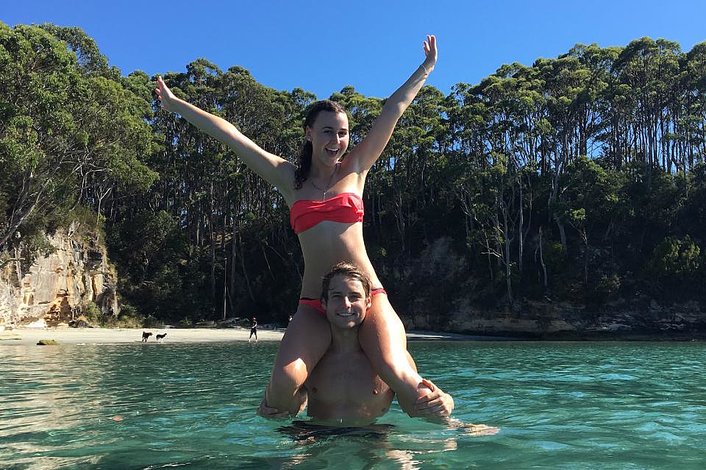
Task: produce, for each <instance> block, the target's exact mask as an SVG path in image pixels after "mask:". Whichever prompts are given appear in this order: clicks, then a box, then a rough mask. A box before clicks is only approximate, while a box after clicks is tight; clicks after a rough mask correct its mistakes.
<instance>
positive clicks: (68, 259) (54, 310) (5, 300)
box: [0, 223, 119, 326]
mask: <svg viewBox="0 0 706 470" xmlns="http://www.w3.org/2000/svg"><path fill="white" fill-rule="evenodd" d="M78 229H79V226H78V225H77V224H75V223H74V224H72V225H71V226H70V227H69V229H68V230H61V229H60V230H58V231H57V232H56V233H55V234H53V235H48V236H47V240H48V242H49V244H50V245H51V247H52V248H53V252H52V253H51V254H48V255H38V256H37V258H36V259H35V261H34V262H33V263H32V265H31V266H30V267H29V269H28V271H27V272H26V273H23V272H22V269H21V266H20V264H19V261H9V262H5V263H4V265H2V263H0V267H1V269H0V325H25V324H30V323H33V322H38V323H39V324H41V323H42V322H45V323H46V324H47V325H50V326H51V325H52V324H58V323H61V322H68V321H70V320H72V319H75V318H78V316H79V315H81V313H83V312H84V310H85V309H86V308H87V307H88V306H92V305H95V306H97V307H98V308H99V309H100V310H101V312H102V313H103V314H104V315H117V314H118V311H119V306H118V299H117V293H116V283H117V274H116V272H115V269H114V268H113V267H112V266H111V265H110V263H109V261H108V255H107V251H106V248H105V246H103V245H102V244H100V243H98V242H97V241H96V239H95V237H89V236H86V235H85V234H79V233H78Z"/></svg>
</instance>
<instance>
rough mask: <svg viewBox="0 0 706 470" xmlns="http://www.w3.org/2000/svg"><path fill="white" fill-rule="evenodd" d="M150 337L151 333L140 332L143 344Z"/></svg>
mask: <svg viewBox="0 0 706 470" xmlns="http://www.w3.org/2000/svg"><path fill="white" fill-rule="evenodd" d="M150 336H152V332H149V331H143V332H142V342H143V343H146V342H147V338H149V337H150Z"/></svg>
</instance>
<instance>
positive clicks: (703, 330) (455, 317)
mask: <svg viewBox="0 0 706 470" xmlns="http://www.w3.org/2000/svg"><path fill="white" fill-rule="evenodd" d="M406 320H407V321H406V322H405V326H406V327H407V329H421V330H433V331H448V332H452V333H462V334H468V335H482V336H496V337H509V338H521V339H556V340H575V339H706V312H705V311H704V310H703V309H702V308H701V306H700V305H699V304H698V303H697V302H686V303H683V304H677V305H669V306H662V305H659V304H658V303H657V302H656V301H654V300H649V299H645V298H641V299H634V300H633V301H631V302H628V301H625V300H622V301H619V302H615V303H612V304H607V305H605V306H602V307H600V308H586V307H585V306H582V305H575V304H570V303H552V302H530V301H525V302H522V303H521V304H519V305H517V306H516V307H515V308H513V309H508V310H505V311H481V310H478V309H475V308H473V307H471V306H469V305H468V304H459V305H457V308H456V309H455V310H454V311H453V312H452V313H451V315H449V316H448V317H445V318H443V319H440V318H434V317H430V316H429V315H427V314H424V313H420V312H415V313H413V314H412V315H410V316H409V317H408V318H407V319H406Z"/></svg>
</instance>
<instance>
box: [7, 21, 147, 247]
mask: <svg viewBox="0 0 706 470" xmlns="http://www.w3.org/2000/svg"><path fill="white" fill-rule="evenodd" d="M64 37H66V38H69V39H70V42H69V43H67V42H65V41H64V40H62V38H64ZM105 64H106V61H105V58H103V57H102V56H100V54H99V53H98V52H97V49H96V48H95V44H94V43H93V41H92V40H90V38H88V37H87V36H86V35H85V34H84V33H82V32H81V31H80V30H78V29H75V28H71V29H66V28H60V27H56V26H51V25H48V26H45V27H39V26H24V25H18V26H16V27H14V28H9V27H7V26H6V25H4V24H1V23H0V88H1V89H2V90H3V93H2V95H0V166H2V168H3V171H2V176H0V204H2V206H3V207H2V208H3V209H4V215H5V217H3V218H2V219H1V220H0V249H2V248H3V247H4V246H5V245H6V244H7V243H8V242H10V241H11V240H13V239H15V234H22V233H27V232H33V231H42V230H44V229H45V228H46V227H47V226H48V225H52V224H50V223H49V222H48V221H49V220H52V219H53V220H61V219H63V218H64V216H65V215H66V214H67V213H68V212H69V211H71V210H72V209H75V208H76V207H77V206H78V205H82V206H86V207H88V208H90V209H92V210H94V211H96V212H98V213H100V212H102V211H103V201H104V199H105V198H106V196H107V195H108V194H109V193H110V192H111V191H112V190H113V188H116V187H123V188H125V189H126V190H127V189H128V188H129V189H130V190H135V191H144V190H146V189H147V188H148V187H149V185H150V184H151V183H152V182H153V181H154V179H155V176H156V175H155V173H154V172H153V171H151V170H150V169H149V168H148V167H147V166H146V165H145V160H146V156H147V155H149V153H150V152H151V148H152V137H151V133H150V128H149V125H148V124H147V122H146V119H147V118H148V117H149V115H150V109H149V105H148V104H147V103H146V102H145V101H144V99H142V98H141V97H140V96H137V95H135V93H133V92H132V91H130V90H129V89H127V88H125V87H124V86H123V83H122V82H121V79H120V77H119V74H117V73H116V71H115V70H114V69H109V68H107V67H106V65H105ZM54 225H56V224H54Z"/></svg>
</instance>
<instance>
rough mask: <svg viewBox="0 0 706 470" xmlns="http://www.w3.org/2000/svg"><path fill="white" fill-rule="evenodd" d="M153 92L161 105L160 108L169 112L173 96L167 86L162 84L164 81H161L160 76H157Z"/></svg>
mask: <svg viewBox="0 0 706 470" xmlns="http://www.w3.org/2000/svg"><path fill="white" fill-rule="evenodd" d="M154 92H155V93H157V99H158V100H159V101H160V102H161V103H162V108H164V109H166V110H167V111H171V110H172V109H171V107H172V104H173V103H174V99H175V96H174V93H172V90H170V89H169V87H168V86H167V84H166V83H164V79H162V77H161V75H160V76H157V88H155V89H154Z"/></svg>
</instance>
